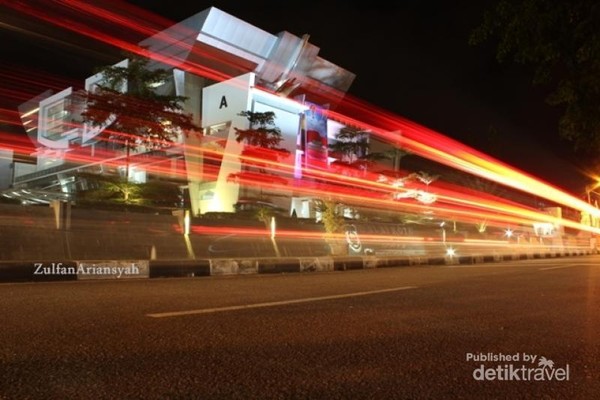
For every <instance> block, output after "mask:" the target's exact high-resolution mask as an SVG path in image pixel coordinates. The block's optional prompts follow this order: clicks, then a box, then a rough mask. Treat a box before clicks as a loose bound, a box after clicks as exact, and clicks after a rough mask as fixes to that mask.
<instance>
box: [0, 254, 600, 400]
mask: <svg viewBox="0 0 600 400" xmlns="http://www.w3.org/2000/svg"><path fill="white" fill-rule="evenodd" d="M0 312H1V315H2V324H1V326H0V332H1V338H2V347H1V351H0V368H1V369H0V371H1V372H0V398H1V399H115V398H119V399H138V398H139V399H167V398H168V399H354V398H356V399H403V398H411V399H433V398H436V399H441V398H444V399H454V398H461V399H471V398H472V399H496V398H520V399H521V398H532V399H533V398H548V399H561V398H564V399H592V398H598V397H599V395H600V362H599V360H600V340H599V339H600V316H599V312H600V256H582V257H569V258H557V259H539V260H538V259H536V260H523V261H515V262H503V263H489V264H480V265H468V266H467V265H460V266H434V267H428V266H418V267H402V268H382V269H374V270H359V271H344V272H331V273H314V274H310V273H306V274H286V275H252V276H233V277H205V278H182V279H179V278H171V279H151V280H148V279H146V280H129V281H125V280H120V281H86V282H83V281H76V282H48V283H10V284H1V285H0ZM542 357H543V358H542ZM517 369H518V371H517V372H514V371H515V370H517ZM490 371H491V372H490ZM528 374H529V375H528ZM536 374H538V375H537V378H540V379H537V380H536V379H535V378H536Z"/></svg>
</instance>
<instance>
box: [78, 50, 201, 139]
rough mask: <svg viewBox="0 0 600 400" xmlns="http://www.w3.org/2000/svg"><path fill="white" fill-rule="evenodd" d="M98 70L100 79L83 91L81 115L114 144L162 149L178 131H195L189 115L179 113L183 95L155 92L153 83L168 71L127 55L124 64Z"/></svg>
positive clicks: (181, 107)
mask: <svg viewBox="0 0 600 400" xmlns="http://www.w3.org/2000/svg"><path fill="white" fill-rule="evenodd" d="M98 72H99V73H101V74H102V76H103V78H102V80H101V81H100V82H99V83H98V84H97V86H96V88H95V89H94V90H91V91H88V92H85V94H84V97H85V102H86V109H85V111H84V112H83V113H82V117H83V120H84V121H85V122H87V123H90V124H91V125H92V126H100V127H102V126H105V128H106V129H105V130H104V132H106V134H107V135H108V136H109V138H110V139H111V140H112V141H114V142H115V143H118V144H120V145H121V146H123V147H125V146H127V147H128V148H137V147H138V146H140V145H144V146H146V147H147V148H162V147H166V146H168V145H169V144H170V143H171V142H172V141H173V140H174V139H175V138H176V137H178V135H179V134H180V133H186V132H188V131H190V130H196V131H199V129H200V128H199V127H197V126H196V125H195V124H194V123H193V122H192V116H191V115H189V114H185V113H184V112H183V103H184V101H185V100H186V98H185V97H182V96H175V95H169V94H159V93H157V91H156V87H157V85H160V84H162V83H164V82H166V81H167V80H168V79H169V72H168V71H166V70H164V69H154V70H150V69H149V68H148V59H146V58H142V57H139V56H131V57H130V58H129V63H128V66H127V67H121V66H109V67H105V68H102V69H100V70H99V71H98Z"/></svg>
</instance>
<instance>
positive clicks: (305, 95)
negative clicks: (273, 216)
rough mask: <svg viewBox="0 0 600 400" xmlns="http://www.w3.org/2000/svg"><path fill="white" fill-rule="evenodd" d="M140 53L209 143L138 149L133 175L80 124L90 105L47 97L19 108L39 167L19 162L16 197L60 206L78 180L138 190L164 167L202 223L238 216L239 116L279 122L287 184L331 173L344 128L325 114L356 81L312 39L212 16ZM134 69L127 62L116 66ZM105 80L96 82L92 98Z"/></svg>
mask: <svg viewBox="0 0 600 400" xmlns="http://www.w3.org/2000/svg"><path fill="white" fill-rule="evenodd" d="M140 46H143V47H145V48H147V49H148V50H150V52H151V53H152V54H153V55H154V57H153V61H152V63H151V65H150V67H156V68H164V69H168V70H169V71H171V72H172V76H171V79H170V80H169V81H168V82H164V83H163V84H162V85H161V86H160V87H157V88H156V90H157V91H163V93H172V94H177V95H181V96H185V97H187V101H186V103H185V111H186V112H187V113H190V114H192V115H193V118H194V121H195V123H196V124H198V125H200V126H202V128H203V130H204V132H203V133H204V135H190V136H188V137H184V136H182V137H181V138H180V140H179V141H178V143H176V144H175V145H174V146H171V147H170V148H168V149H162V150H160V151H157V150H156V149H144V148H140V149H139V150H138V151H137V152H136V154H134V155H133V156H132V157H131V161H130V165H128V168H127V169H126V171H127V172H125V170H124V167H123V160H124V157H125V156H124V154H123V152H122V151H121V150H120V149H118V148H115V147H114V146H111V145H110V143H109V142H107V141H105V140H100V138H101V137H102V135H103V129H102V128H93V127H91V126H87V125H86V124H83V123H81V117H80V114H81V112H82V110H83V107H84V104H83V103H82V101H81V99H80V98H79V96H78V92H77V90H76V89H74V88H66V89H65V90H63V91H61V92H59V93H51V92H46V93H43V94H41V95H40V96H38V97H36V98H34V99H31V100H30V101H28V102H26V103H24V104H22V105H21V106H20V107H19V112H20V116H21V120H22V123H23V126H24V128H25V130H26V131H27V134H28V135H29V137H30V139H31V140H32V142H33V143H34V146H35V149H36V150H35V152H34V153H33V154H32V155H33V156H35V158H36V160H37V162H36V163H34V164H31V163H19V162H15V166H14V180H13V184H12V186H13V187H12V190H13V192H15V191H16V192H19V190H21V192H19V193H20V196H23V199H24V201H25V199H26V198H27V200H31V201H33V202H36V201H39V200H40V199H39V196H36V195H35V194H34V195H31V193H32V191H34V192H35V191H40V192H41V193H44V195H45V196H47V195H48V193H55V195H51V197H56V198H61V199H62V198H65V196H67V197H68V196H69V194H71V193H76V192H77V191H79V190H84V189H86V182H85V181H84V180H78V179H77V172H80V171H87V172H95V173H97V172H104V173H119V174H121V175H123V174H125V173H128V175H129V176H128V179H129V180H131V181H132V182H145V181H147V180H148V179H152V175H153V173H154V172H153V171H156V168H154V167H156V164H157V163H159V164H161V165H162V167H161V169H160V171H161V174H162V175H163V176H164V175H166V176H167V177H169V178H172V179H179V180H180V181H181V185H182V187H183V188H185V189H186V193H189V201H190V207H191V208H192V211H193V213H194V214H195V215H199V214H204V213H206V212H231V211H234V210H235V205H236V204H239V202H240V199H243V198H244V197H245V196H246V197H247V196H250V197H251V196H254V197H256V193H254V194H253V195H252V193H250V192H248V190H247V189H248V188H245V187H244V182H240V181H239V180H238V181H236V180H235V179H232V176H235V174H236V173H239V172H240V171H241V170H242V169H243V168H244V167H243V160H242V158H243V157H240V156H241V154H242V151H243V145H242V144H240V143H238V142H237V141H236V130H235V129H236V128H238V129H248V128H249V123H248V120H247V119H246V118H244V117H243V116H240V115H239V114H240V113H241V112H243V111H252V112H273V113H274V114H275V124H276V126H277V127H278V128H279V129H280V130H281V132H282V136H283V141H282V142H281V144H280V145H281V147H283V148H285V149H286V150H287V152H288V153H287V156H286V157H285V158H284V159H282V160H278V164H279V165H280V169H279V174H280V175H283V176H285V178H286V179H301V178H302V170H303V167H311V168H327V166H328V165H329V161H330V160H329V157H328V154H327V145H328V143H329V141H330V140H332V138H333V137H334V136H335V134H336V132H337V131H339V129H340V128H341V127H342V125H341V124H340V123H338V122H335V121H331V120H328V119H327V118H326V117H325V115H324V114H323V113H322V110H323V109H324V108H328V107H335V105H336V104H337V103H338V102H339V101H340V100H341V99H342V98H343V96H344V95H345V93H346V91H347V90H348V88H349V87H350V85H351V83H352V81H353V79H354V74H352V73H351V72H349V71H346V70H344V69H343V68H341V67H339V66H337V65H334V64H333V63H331V62H329V61H327V60H324V59H322V58H321V57H319V56H318V53H319V48H318V47H316V46H314V45H313V44H311V43H310V42H309V37H308V35H305V36H303V37H298V36H295V35H293V34H291V33H289V32H281V33H279V34H277V35H273V34H271V33H268V32H265V31H263V30H261V29H259V28H257V27H254V26H252V25H250V24H248V23H246V22H244V21H242V20H240V19H238V18H236V17H234V16H232V15H229V14H227V13H225V12H223V11H221V10H219V9H216V8H209V9H207V10H204V11H202V12H200V13H198V14H196V15H194V16H192V17H190V18H188V19H186V20H184V21H182V22H181V23H179V24H176V25H174V26H173V27H171V28H168V29H167V30H165V31H163V32H160V33H158V34H156V35H154V36H152V37H150V38H148V39H146V40H144V41H142V42H140ZM126 64H127V60H123V61H122V62H121V63H119V64H118V65H122V66H125V65H126ZM101 79H102V76H101V75H95V76H92V77H90V78H88V79H87V80H86V82H85V89H86V90H91V89H92V88H93V85H94V84H95V83H96V82H98V81H99V80H101ZM124 90H126V89H124ZM150 165H152V166H153V168H150V167H149V166H150ZM27 196H28V197H27ZM276 197H277V198H276V199H274V200H273V201H274V203H276V205H277V206H281V207H284V208H286V209H289V210H290V213H291V212H294V213H295V214H296V215H298V216H309V214H310V211H309V208H307V206H306V201H307V199H306V198H304V199H302V198H301V197H302V194H300V196H299V197H298V196H296V193H294V190H293V188H292V187H290V188H289V190H287V191H286V190H283V191H279V193H278V196H276ZM293 197H298V198H296V199H295V200H292V198H293ZM43 201H45V200H43ZM43 201H42V202H43ZM293 204H295V206H292V205H293ZM299 204H303V205H302V206H300V205H299Z"/></svg>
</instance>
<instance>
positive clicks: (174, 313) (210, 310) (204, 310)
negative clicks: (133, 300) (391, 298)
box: [146, 286, 417, 318]
mask: <svg viewBox="0 0 600 400" xmlns="http://www.w3.org/2000/svg"><path fill="white" fill-rule="evenodd" d="M416 288H417V286H402V287H396V288H390V289H381V290H372V291H369V292H355V293H345V294H336V295H332V296H320V297H307V298H304V299H292V300H282V301H270V302H268V303H255V304H243V305H239V306H229V307H217V308H202V309H198V310H187V311H172V312H163V313H154V314H146V316H147V317H151V318H166V317H180V316H183V315H193V314H210V313H217V312H224V311H235V310H246V309H249V308H263V307H275V306H283V305H288V304H298V303H309V302H313V301H323V300H334V299H344V298H348V297H358V296H368V295H371V294H379V293H389V292H398V291H400V290H409V289H416Z"/></svg>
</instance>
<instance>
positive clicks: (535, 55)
mask: <svg viewBox="0 0 600 400" xmlns="http://www.w3.org/2000/svg"><path fill="white" fill-rule="evenodd" d="M490 38H497V40H498V46H497V49H496V50H497V51H496V55H497V58H498V60H499V61H501V62H502V61H506V60H510V59H512V60H513V61H515V62H517V63H523V64H528V65H531V66H533V67H534V77H533V81H534V83H545V84H551V85H552V86H553V87H554V90H553V92H552V93H551V94H550V95H549V97H548V98H547V101H548V103H549V104H551V105H555V106H561V107H563V108H564V112H563V114H562V116H561V119H560V122H559V132H560V135H561V136H563V137H564V138H566V139H569V140H571V141H572V142H573V143H574V147H575V149H576V150H583V151H585V150H589V151H591V152H595V153H597V152H598V150H600V4H599V3H598V2H597V1H595V0H566V1H556V0H519V1H514V0H513V1H509V0H501V1H499V2H498V3H497V4H496V6H495V8H494V9H491V10H489V11H487V12H486V14H485V15H484V19H483V22H482V24H481V25H480V26H479V27H477V28H476V29H475V30H474V31H473V32H472V34H471V37H470V43H471V44H480V43H482V42H484V41H486V40H488V39H490Z"/></svg>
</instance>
